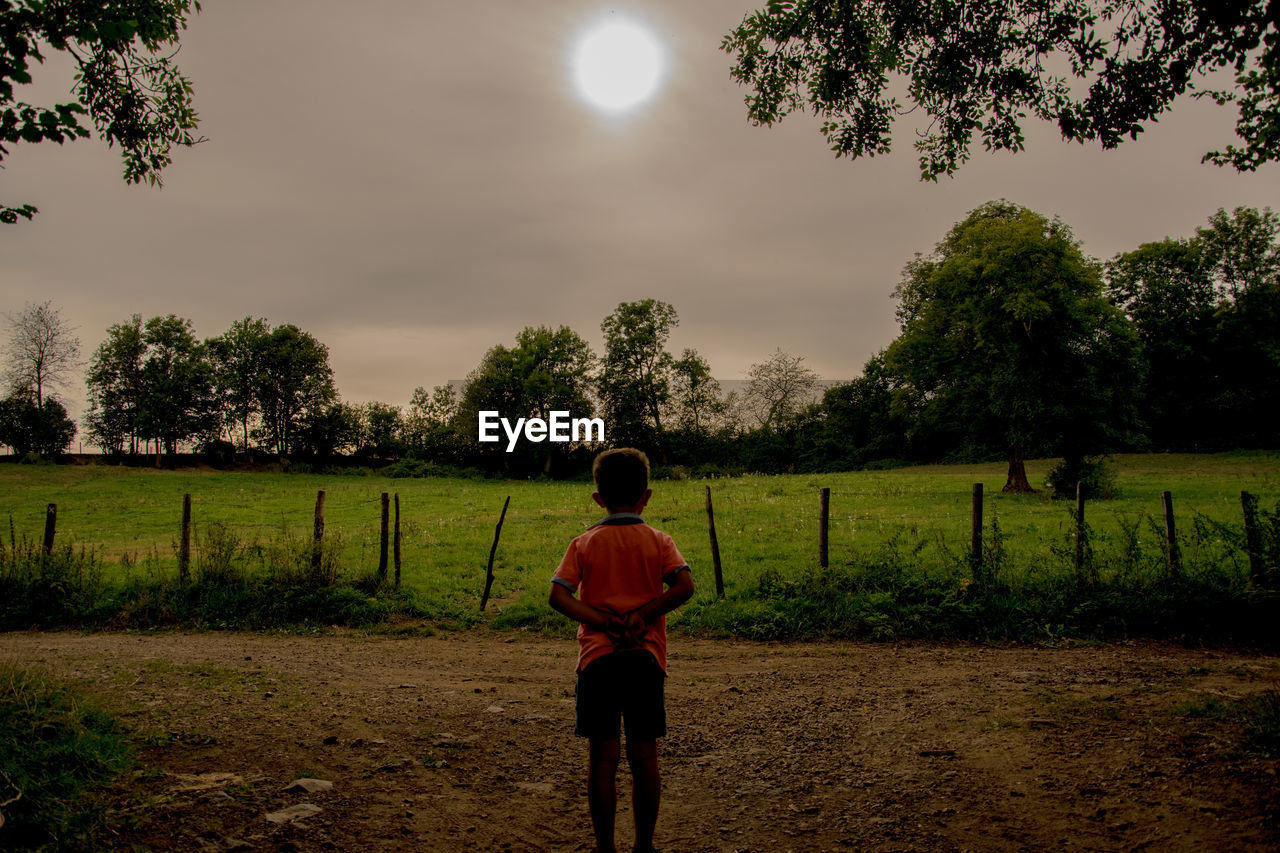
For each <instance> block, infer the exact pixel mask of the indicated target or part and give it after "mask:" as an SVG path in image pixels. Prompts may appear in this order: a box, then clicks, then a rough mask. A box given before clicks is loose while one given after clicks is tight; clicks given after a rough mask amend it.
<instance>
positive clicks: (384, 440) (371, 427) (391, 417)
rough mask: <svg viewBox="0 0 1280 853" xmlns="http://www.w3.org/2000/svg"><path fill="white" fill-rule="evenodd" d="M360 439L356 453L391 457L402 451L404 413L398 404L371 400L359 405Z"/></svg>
mask: <svg viewBox="0 0 1280 853" xmlns="http://www.w3.org/2000/svg"><path fill="white" fill-rule="evenodd" d="M359 422H360V436H359V438H360V440H359V442H358V444H359V446H358V447H357V448H356V452H357V453H361V452H363V453H365V454H368V455H369V456H372V457H374V458H376V459H392V458H395V457H398V456H399V455H400V454H401V453H403V452H404V440H403V432H404V414H403V413H402V412H401V411H400V407H399V406H393V405H391V404H390V403H378V402H371V403H365V404H364V405H363V406H360V407H359Z"/></svg>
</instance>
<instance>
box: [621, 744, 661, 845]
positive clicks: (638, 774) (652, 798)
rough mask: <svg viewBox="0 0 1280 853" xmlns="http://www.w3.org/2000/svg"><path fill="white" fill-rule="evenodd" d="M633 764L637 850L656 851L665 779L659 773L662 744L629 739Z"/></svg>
mask: <svg viewBox="0 0 1280 853" xmlns="http://www.w3.org/2000/svg"><path fill="white" fill-rule="evenodd" d="M627 761H628V763H630V764H631V807H632V810H633V811H634V812H635V816H636V848H635V849H636V850H639V851H642V853H643V851H648V850H652V849H653V828H654V827H655V826H657V824H658V800H659V799H660V797H661V796H662V777H661V776H660V775H659V774H658V742H657V741H656V740H634V739H632V738H627Z"/></svg>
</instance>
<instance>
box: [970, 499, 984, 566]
mask: <svg viewBox="0 0 1280 853" xmlns="http://www.w3.org/2000/svg"><path fill="white" fill-rule="evenodd" d="M969 563H970V565H971V566H972V567H973V580H974V583H981V582H982V484H981V483H974V484H973V535H972V536H971V537H970V542H969Z"/></svg>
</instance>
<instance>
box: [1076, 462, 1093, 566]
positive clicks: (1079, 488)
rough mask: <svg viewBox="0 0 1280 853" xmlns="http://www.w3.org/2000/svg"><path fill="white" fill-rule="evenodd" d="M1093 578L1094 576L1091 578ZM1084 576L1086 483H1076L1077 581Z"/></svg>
mask: <svg viewBox="0 0 1280 853" xmlns="http://www.w3.org/2000/svg"><path fill="white" fill-rule="evenodd" d="M1090 580H1092V578H1090ZM1084 581H1085V577H1084V483H1081V482H1077V483H1076V582H1077V583H1083V582H1084Z"/></svg>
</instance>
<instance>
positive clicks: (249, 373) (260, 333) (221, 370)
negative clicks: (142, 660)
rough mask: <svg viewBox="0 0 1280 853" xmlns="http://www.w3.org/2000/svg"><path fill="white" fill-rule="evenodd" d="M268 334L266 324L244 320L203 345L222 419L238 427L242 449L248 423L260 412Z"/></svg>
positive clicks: (269, 328) (237, 321)
mask: <svg viewBox="0 0 1280 853" xmlns="http://www.w3.org/2000/svg"><path fill="white" fill-rule="evenodd" d="M270 333H271V326H270V325H269V324H268V323H267V321H266V320H263V319H261V318H257V319H255V318H252V317H245V318H244V319H242V320H236V321H235V322H233V323H232V324H231V328H229V329H227V330H226V331H225V332H223V333H222V334H221V335H219V336H218V337H216V338H210V339H209V340H208V341H207V342H206V346H207V347H208V351H209V358H210V360H211V361H212V364H213V376H214V387H215V390H216V392H217V394H218V397H219V400H220V401H221V405H222V409H223V415H224V417H225V419H226V420H227V421H228V425H230V426H234V425H238V426H239V427H240V439H241V443H242V446H243V447H244V448H245V449H248V447H249V421H250V419H251V418H253V417H254V416H255V415H257V414H259V413H260V412H261V410H262V406H261V402H260V400H259V396H258V374H259V373H260V371H261V368H262V357H263V353H264V352H265V350H266V344H267V339H268V337H269V335H270Z"/></svg>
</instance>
